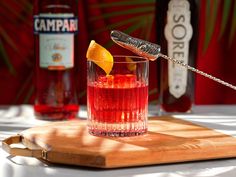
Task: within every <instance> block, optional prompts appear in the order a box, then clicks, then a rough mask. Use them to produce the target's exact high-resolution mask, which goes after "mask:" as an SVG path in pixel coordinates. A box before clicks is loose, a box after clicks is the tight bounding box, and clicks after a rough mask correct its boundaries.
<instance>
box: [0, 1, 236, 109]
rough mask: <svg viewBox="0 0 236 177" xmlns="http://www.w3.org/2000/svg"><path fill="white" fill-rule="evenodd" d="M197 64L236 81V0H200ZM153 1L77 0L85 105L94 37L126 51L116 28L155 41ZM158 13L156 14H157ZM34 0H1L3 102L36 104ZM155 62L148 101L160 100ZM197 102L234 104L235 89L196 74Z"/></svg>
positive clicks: (81, 98)
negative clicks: (117, 42)
mask: <svg viewBox="0 0 236 177" xmlns="http://www.w3.org/2000/svg"><path fill="white" fill-rule="evenodd" d="M199 4H200V6H199V7H200V8H199V43H198V52H197V53H198V54H197V60H196V67H197V68H199V69H200V70H203V71H206V72H207V73H210V74H212V75H214V76H216V77H219V78H221V79H223V80H225V81H227V82H230V83H232V84H235V85H236V0H229V1H226V0H225V1H220V0H199ZM156 6H158V3H156V2H155V1H154V0H78V12H79V14H78V16H79V35H78V41H79V46H78V51H79V55H78V56H77V57H76V60H79V74H78V76H77V78H78V82H79V93H78V94H79V102H80V103H81V104H85V103H86V57H85V54H86V50H87V47H88V44H89V42H90V40H91V39H95V40H96V42H98V43H100V44H101V45H103V46H105V47H106V48H107V49H108V50H110V51H111V53H112V54H117V53H119V54H120V53H124V54H126V53H127V51H125V50H124V49H122V48H120V47H118V46H116V45H114V44H113V43H112V42H111V40H110V38H109V33H110V30H112V29H118V30H121V31H124V32H125V33H128V34H130V35H132V36H135V37H138V38H142V39H145V40H148V41H151V42H156V38H157V35H160V34H157V33H156V28H157V27H158V24H156V18H155V15H156V12H155V9H156ZM157 15H158V14H157ZM32 24H33V0H7V1H3V0H2V1H0V104H4V105H8V104H28V103H30V104H31V103H33V102H34V84H33V82H34V50H33V25H32ZM157 73H158V72H157V62H150V87H149V102H150V103H152V104H157V100H158V89H157V88H158V82H159V81H158V80H157V78H158V77H157ZM195 103H196V104H235V103H236V91H234V90H232V89H230V88H227V87H225V86H222V85H219V84H218V83H215V82H213V81H210V80H209V79H206V78H204V77H202V76H200V75H197V76H196V84H195Z"/></svg>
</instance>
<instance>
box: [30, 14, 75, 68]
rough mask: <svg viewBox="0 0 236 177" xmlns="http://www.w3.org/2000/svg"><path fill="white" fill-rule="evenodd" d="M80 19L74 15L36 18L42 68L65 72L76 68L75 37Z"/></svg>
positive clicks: (35, 26) (35, 30) (35, 28)
mask: <svg viewBox="0 0 236 177" xmlns="http://www.w3.org/2000/svg"><path fill="white" fill-rule="evenodd" d="M77 32H78V19H77V18H76V17H74V15H73V14H39V15H37V16H34V33H35V34H38V35H39V59H40V67H41V68H47V69H51V70H64V69H68V68H72V67H73V66H74V35H75V34H76V33H77Z"/></svg>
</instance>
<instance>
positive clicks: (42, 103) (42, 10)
mask: <svg viewBox="0 0 236 177" xmlns="http://www.w3.org/2000/svg"><path fill="white" fill-rule="evenodd" d="M77 32H78V18H77V4H76V0H36V1H35V4H34V34H35V35H34V36H35V59H36V66H35V96H36V98H35V105H34V111H35V115H36V117H37V118H39V119H44V120H65V119H66V120H67V119H73V118H75V117H76V116H77V113H78V100H77V96H76V90H77V89H76V70H77V69H76V66H77V65H76V60H77V57H78V56H77V39H76V37H77Z"/></svg>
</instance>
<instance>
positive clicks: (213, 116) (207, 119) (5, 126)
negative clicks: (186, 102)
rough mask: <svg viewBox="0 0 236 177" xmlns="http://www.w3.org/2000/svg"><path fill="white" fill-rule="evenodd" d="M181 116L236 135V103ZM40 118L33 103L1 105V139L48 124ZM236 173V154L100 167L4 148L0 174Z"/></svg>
mask: <svg viewBox="0 0 236 177" xmlns="http://www.w3.org/2000/svg"><path fill="white" fill-rule="evenodd" d="M149 109H150V111H149V114H150V116H153V115H154V116H155V115H157V113H158V112H157V108H156V107H155V106H150V107H149ZM79 115H80V117H84V118H86V111H85V107H81V111H80V113H79ZM176 117H177V118H181V119H186V120H188V121H191V122H194V123H197V124H200V125H203V126H206V127H209V128H213V129H216V130H218V131H220V132H223V133H225V134H229V135H232V136H234V137H236V105H224V106H223V105H210V106H195V107H194V112H193V113H192V114H188V115H176ZM45 122H46V121H39V120H36V119H35V118H34V116H33V109H32V106H29V105H21V106H1V107H0V141H2V140H3V139H5V138H6V137H9V136H11V135H15V134H16V133H18V132H20V131H22V130H25V129H27V128H30V127H32V126H36V125H39V124H44V123H45ZM52 176H56V177H92V176H93V177H211V176H214V177H236V158H235V159H221V160H210V161H201V162H188V163H178V164H165V165H153V166H146V167H133V168H123V169H109V170H103V169H96V168H85V167H72V166H65V165H52V164H44V163H42V162H41V161H39V160H37V159H34V158H29V157H19V156H17V157H12V156H10V155H9V154H7V153H6V152H5V151H3V150H2V148H1V143H0V177H52Z"/></svg>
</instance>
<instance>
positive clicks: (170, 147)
mask: <svg viewBox="0 0 236 177" xmlns="http://www.w3.org/2000/svg"><path fill="white" fill-rule="evenodd" d="M148 129H149V131H148V133H147V134H145V135H142V136H136V137H119V138H115V137H96V136H92V135H90V134H88V132H87V128H86V121H67V122H53V123H49V124H47V125H43V126H38V127H34V128H30V129H28V130H25V131H23V132H21V133H20V135H19V136H15V137H10V138H8V139H6V140H4V142H3V148H4V149H5V150H6V151H7V152H9V153H10V154H12V155H23V156H32V157H36V158H41V159H44V160H46V161H48V162H52V163H61V164H71V165H81V166H90V167H99V168H117V167H128V166H144V165H153V164H162V163H174V162H185V161H196V160H209V159H217V158H229V157H236V138H233V137H231V136H228V135H225V134H222V133H219V132H217V131H214V130H212V129H208V128H205V127H202V126H199V125H195V124H193V123H190V122H187V121H184V120H181V119H175V118H172V117H158V118H152V119H150V120H149V127H148ZM18 142H22V143H23V144H24V145H25V146H26V147H27V148H26V149H19V148H14V147H12V146H11V145H10V144H14V143H18Z"/></svg>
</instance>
